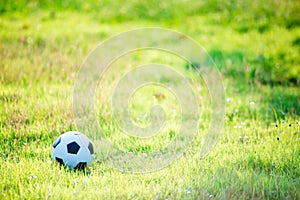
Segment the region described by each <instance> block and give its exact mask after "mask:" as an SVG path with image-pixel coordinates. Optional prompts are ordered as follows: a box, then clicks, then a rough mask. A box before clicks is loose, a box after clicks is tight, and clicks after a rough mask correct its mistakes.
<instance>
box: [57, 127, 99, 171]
mask: <svg viewBox="0 0 300 200" xmlns="http://www.w3.org/2000/svg"><path fill="white" fill-rule="evenodd" d="M52 159H53V160H56V161H57V162H58V163H60V164H61V165H63V166H67V167H68V168H69V169H79V170H82V169H85V168H86V167H88V166H89V165H90V164H91V163H92V161H93V159H94V147H93V144H92V142H91V141H90V140H89V138H88V137H87V136H85V135H84V134H82V133H80V132H77V131H70V132H66V133H64V134H62V135H60V136H59V137H58V138H57V139H56V140H55V141H54V142H53V145H52Z"/></svg>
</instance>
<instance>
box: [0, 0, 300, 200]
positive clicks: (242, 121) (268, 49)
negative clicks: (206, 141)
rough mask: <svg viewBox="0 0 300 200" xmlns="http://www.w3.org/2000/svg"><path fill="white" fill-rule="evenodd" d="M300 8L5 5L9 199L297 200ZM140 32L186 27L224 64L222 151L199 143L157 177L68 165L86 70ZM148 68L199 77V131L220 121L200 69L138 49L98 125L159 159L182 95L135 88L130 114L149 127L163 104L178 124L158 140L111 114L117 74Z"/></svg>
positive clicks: (4, 152) (0, 82) (171, 3)
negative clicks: (101, 48)
mask: <svg viewBox="0 0 300 200" xmlns="http://www.w3.org/2000/svg"><path fill="white" fill-rule="evenodd" d="M299 13H300V3H299V1H297V0H289V1H276V0H266V1H264V2H261V1H258V0H253V1H250V0H246V1H236V0H231V1H225V0H212V1H192V0H187V1H179V0H178V1H176V0H167V1H161V2H160V1H158V0H151V1H148V2H147V3H146V1H145V2H144V3H142V2H140V1H131V2H122V1H120V0H115V1H108V0H102V1H96V0H90V1H85V2H81V1H79V0H75V1H70V0H65V1H62V2H61V1H53V2H52V1H41V2H39V3H37V2H35V1H30V0H20V1H11V0H0V44H1V45H0V105H1V106H0V147H1V148H0V161H1V164H0V171H1V175H0V199H300V124H299V122H298V121H300V120H299V115H300V106H299V105H300V89H299V86H300V59H299V58H300V16H299ZM143 27H163V28H169V29H173V30H176V31H179V32H182V33H184V34H186V35H188V36H190V37H192V38H193V39H194V40H196V41H197V42H198V43H199V44H201V45H202V46H203V47H204V48H205V49H206V50H207V52H208V54H209V55H210V56H211V57H212V59H213V60H214V62H215V63H216V66H217V67H218V69H219V71H220V73H221V75H222V79H223V83H224V89H225V93H226V117H225V125H224V127H223V134H222V135H221V137H220V139H219V141H218V143H217V145H216V147H215V148H214V149H213V150H212V151H211V152H210V153H209V154H208V155H207V156H205V157H200V156H199V148H201V142H202V139H203V138H202V136H199V137H198V136H197V137H196V138H195V140H194V141H193V145H191V146H190V147H189V148H188V150H187V151H186V153H185V154H184V155H183V156H182V157H181V158H180V159H178V160H176V161H175V162H174V163H172V164H171V165H170V166H168V167H166V168H164V169H162V170H158V171H156V172H153V173H142V174H135V173H129V172H123V171H119V170H115V169H112V168H109V167H107V166H106V165H105V164H104V163H103V162H101V156H100V154H97V153H96V155H95V156H96V159H95V161H94V162H93V164H92V166H91V167H90V168H89V169H88V171H86V172H80V171H69V170H66V169H64V168H60V167H59V166H58V165H57V164H56V163H54V162H52V160H51V149H52V143H53V141H54V140H55V138H57V137H58V136H59V135H60V134H62V133H64V132H66V131H70V130H76V125H75V123H74V120H73V114H72V101H73V89H74V85H75V83H76V80H77V73H78V71H79V69H80V66H81V64H82V63H83V62H84V60H85V58H86V57H87V55H88V54H89V52H91V51H92V50H93V49H94V48H95V47H96V46H97V45H98V44H99V43H100V42H103V41H104V40H105V39H108V38H109V37H110V36H112V35H115V34H118V33H120V32H123V31H128V30H131V29H135V28H143ZM145 39H146V38H145ZM150 62H156V63H164V64H168V65H170V66H173V67H174V69H176V70H178V71H180V72H181V73H183V74H184V75H185V76H186V77H187V78H188V79H189V80H190V83H191V85H192V87H193V89H194V90H195V93H196V94H197V96H198V97H199V99H200V100H201V105H200V109H201V111H202V113H201V119H202V121H201V123H200V124H199V130H200V131H203V132H205V131H207V129H208V126H209V121H210V119H211V102H210V98H209V93H208V91H207V90H206V88H205V84H204V82H203V80H202V79H201V77H199V76H198V75H197V74H196V73H195V71H194V69H193V68H191V67H189V66H188V65H186V64H185V63H184V62H183V61H182V60H180V59H178V58H176V57H175V56H174V55H167V54H164V55H162V54H160V53H157V52H155V51H143V52H134V53H133V54H132V55H128V56H125V57H123V58H122V59H120V61H118V62H115V63H114V64H113V65H112V68H114V69H117V70H115V71H113V70H112V71H108V72H107V76H106V77H104V78H103V79H102V80H101V81H102V82H100V83H99V87H98V88H97V100H96V103H97V105H98V107H97V112H98V117H99V122H100V126H101V127H102V128H103V131H104V134H105V136H106V137H107V138H108V139H109V140H110V141H111V142H112V143H113V144H114V145H116V146H117V147H118V148H119V149H121V150H123V151H125V152H126V151H128V152H133V153H143V154H150V153H151V152H153V151H156V150H159V149H161V148H163V147H165V146H166V145H168V143H170V142H171V141H172V139H173V138H174V137H175V136H176V131H177V124H178V116H177V115H176V112H175V114H174V110H175V111H178V110H180V108H179V107H178V104H177V103H178V102H177V99H176V96H174V94H172V93H171V92H170V91H168V90H166V89H165V88H162V87H159V86H153V87H151V86H149V87H144V88H142V89H140V90H138V91H137V92H136V93H135V94H134V95H133V96H132V99H131V101H130V103H129V108H130V115H131V117H132V118H133V119H134V120H135V121H136V123H137V124H139V125H145V124H147V123H149V118H148V117H147V116H148V115H147V114H145V113H148V114H149V111H150V110H151V107H152V106H153V104H154V103H157V102H158V103H159V104H160V105H162V106H163V107H164V108H165V110H166V112H167V113H168V114H167V116H166V117H167V119H168V120H169V122H168V123H169V124H168V125H167V126H166V127H165V129H164V130H163V132H162V133H161V134H159V135H158V136H156V137H153V138H150V139H148V140H139V139H136V138H132V137H128V136H125V135H123V134H122V132H121V131H120V130H118V128H117V126H116V124H115V122H114V120H113V119H112V116H111V110H110V109H109V106H110V95H111V90H112V89H113V88H114V86H115V84H116V80H117V78H118V76H121V75H122V74H123V73H124V72H126V71H128V70H130V69H132V68H133V67H135V66H136V65H140V64H146V63H150ZM169 81H176V80H169ZM173 114H174V115H173ZM97 156H98V157H97Z"/></svg>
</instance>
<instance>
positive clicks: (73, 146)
mask: <svg viewBox="0 0 300 200" xmlns="http://www.w3.org/2000/svg"><path fill="white" fill-rule="evenodd" d="M79 149H80V146H79V145H78V144H77V143H76V142H75V141H74V142H71V143H70V144H68V145H67V150H68V153H71V154H77V153H78V151H79Z"/></svg>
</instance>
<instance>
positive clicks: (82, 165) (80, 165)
mask: <svg viewBox="0 0 300 200" xmlns="http://www.w3.org/2000/svg"><path fill="white" fill-rule="evenodd" d="M86 166H87V163H86V162H80V163H78V164H77V165H76V167H75V168H74V169H75V170H85V169H86Z"/></svg>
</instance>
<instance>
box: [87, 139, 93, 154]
mask: <svg viewBox="0 0 300 200" xmlns="http://www.w3.org/2000/svg"><path fill="white" fill-rule="evenodd" d="M88 149H89V150H90V154H94V147H93V144H92V143H91V142H89V146H88Z"/></svg>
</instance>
